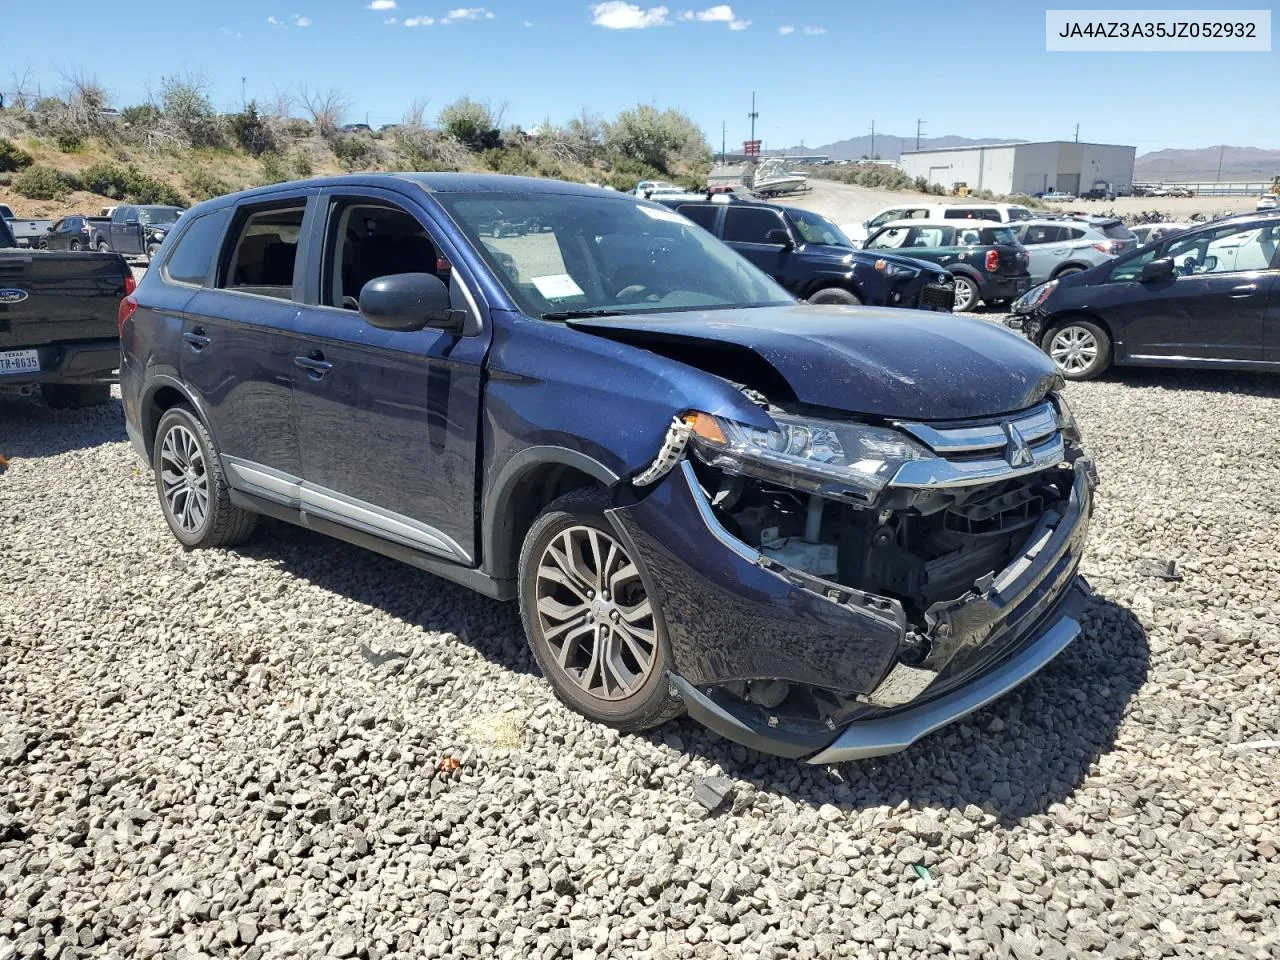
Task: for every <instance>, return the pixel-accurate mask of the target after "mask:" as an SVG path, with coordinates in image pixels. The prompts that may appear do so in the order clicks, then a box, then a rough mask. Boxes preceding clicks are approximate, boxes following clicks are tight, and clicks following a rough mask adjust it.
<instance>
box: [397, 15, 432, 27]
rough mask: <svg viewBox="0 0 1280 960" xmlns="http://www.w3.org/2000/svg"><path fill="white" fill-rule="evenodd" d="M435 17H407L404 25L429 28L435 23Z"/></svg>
mask: <svg viewBox="0 0 1280 960" xmlns="http://www.w3.org/2000/svg"><path fill="white" fill-rule="evenodd" d="M435 22H436V21H435V18H434V17H405V18H404V25H405V26H406V27H429V26H431V25H432V24H433V23H435Z"/></svg>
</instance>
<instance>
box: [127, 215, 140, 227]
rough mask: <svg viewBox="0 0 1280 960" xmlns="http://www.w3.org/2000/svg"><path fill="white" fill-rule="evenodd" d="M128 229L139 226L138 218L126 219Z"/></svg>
mask: <svg viewBox="0 0 1280 960" xmlns="http://www.w3.org/2000/svg"><path fill="white" fill-rule="evenodd" d="M124 225H125V226H126V227H136V226H137V225H138V218H137V217H126V218H125V221H124Z"/></svg>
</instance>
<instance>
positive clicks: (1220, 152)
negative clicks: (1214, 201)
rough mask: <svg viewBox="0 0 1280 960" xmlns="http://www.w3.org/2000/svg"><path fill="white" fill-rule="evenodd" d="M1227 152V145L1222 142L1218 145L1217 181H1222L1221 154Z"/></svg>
mask: <svg viewBox="0 0 1280 960" xmlns="http://www.w3.org/2000/svg"><path fill="white" fill-rule="evenodd" d="M1226 152H1227V145H1226V144H1225V143H1224V144H1222V145H1221V146H1219V147H1218V182H1219V183H1221V182H1222V155H1223V154H1224V153H1226Z"/></svg>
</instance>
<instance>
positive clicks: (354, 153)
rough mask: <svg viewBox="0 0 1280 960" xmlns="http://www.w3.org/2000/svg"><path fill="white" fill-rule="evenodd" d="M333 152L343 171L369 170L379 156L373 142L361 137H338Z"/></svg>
mask: <svg viewBox="0 0 1280 960" xmlns="http://www.w3.org/2000/svg"><path fill="white" fill-rule="evenodd" d="M333 152H334V154H335V155H336V156H337V158H338V164H339V165H340V166H341V167H342V169H343V170H367V169H368V168H369V167H371V166H373V161H374V160H375V159H376V158H377V155H378V151H377V149H376V148H375V147H374V145H373V141H371V140H367V139H365V138H364V137H360V136H340V137H338V138H337V140H335V141H334V144H333Z"/></svg>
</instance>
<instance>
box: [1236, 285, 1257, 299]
mask: <svg viewBox="0 0 1280 960" xmlns="http://www.w3.org/2000/svg"><path fill="white" fill-rule="evenodd" d="M1257 292H1258V285H1257V284H1256V283H1242V284H1240V286H1238V287H1232V288H1231V298H1232V299H1233V300H1239V299H1241V298H1242V297H1252V296H1253V295H1254V294H1255V293H1257Z"/></svg>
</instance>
